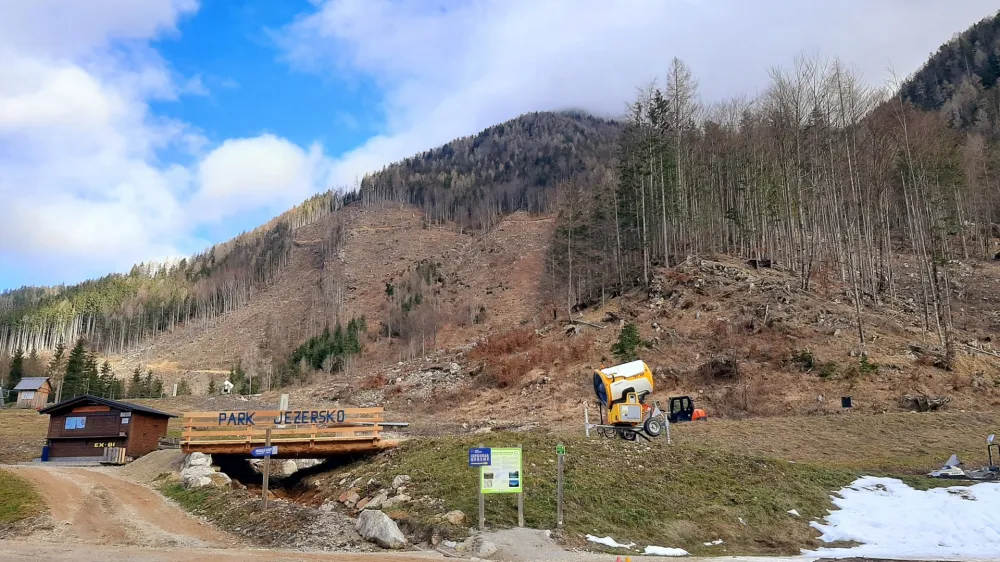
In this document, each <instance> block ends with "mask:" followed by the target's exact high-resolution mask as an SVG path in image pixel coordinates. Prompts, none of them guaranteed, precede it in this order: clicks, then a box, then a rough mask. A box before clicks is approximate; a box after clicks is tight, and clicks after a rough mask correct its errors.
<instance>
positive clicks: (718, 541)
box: [701, 539, 722, 546]
mask: <svg viewBox="0 0 1000 562" xmlns="http://www.w3.org/2000/svg"><path fill="white" fill-rule="evenodd" d="M701 544H703V545H705V546H719V545H720V544H722V539H715V540H714V541H712V542H705V543H701Z"/></svg>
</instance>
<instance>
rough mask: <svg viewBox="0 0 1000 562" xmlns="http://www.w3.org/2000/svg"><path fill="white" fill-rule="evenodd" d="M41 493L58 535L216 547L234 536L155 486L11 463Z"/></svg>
mask: <svg viewBox="0 0 1000 562" xmlns="http://www.w3.org/2000/svg"><path fill="white" fill-rule="evenodd" d="M15 470H16V471H17V473H18V474H19V475H21V476H23V477H24V478H27V479H28V480H30V481H32V482H33V483H34V484H35V485H36V486H37V488H38V490H39V492H41V494H42V496H43V497H44V498H45V502H46V503H47V504H48V506H49V509H50V511H51V514H52V520H53V524H54V525H55V528H54V529H53V530H51V531H47V532H45V533H51V534H52V538H58V539H59V540H60V541H72V542H82V543H90V544H101V545H127V546H147V547H175V546H179V547H192V548H199V547H221V546H229V545H233V543H234V542H236V539H235V538H233V537H232V536H230V535H228V534H226V533H223V532H222V531H219V530H218V529H216V528H215V527H213V526H211V525H209V524H207V523H205V522H203V521H201V520H199V519H197V518H195V517H192V516H190V515H188V514H187V513H185V512H183V511H181V510H180V509H179V508H177V507H175V506H173V505H171V504H169V503H168V502H166V501H165V500H164V499H163V497H162V496H160V495H159V494H157V493H156V492H154V491H152V490H150V489H149V488H146V487H144V486H141V485H139V484H135V483H133V482H128V481H126V480H122V479H121V478H117V477H116V476H113V475H111V474H108V473H106V472H103V471H102V470H101V469H90V468H69V467H49V466H46V467H24V466H22V467H17V468H16V469H15Z"/></svg>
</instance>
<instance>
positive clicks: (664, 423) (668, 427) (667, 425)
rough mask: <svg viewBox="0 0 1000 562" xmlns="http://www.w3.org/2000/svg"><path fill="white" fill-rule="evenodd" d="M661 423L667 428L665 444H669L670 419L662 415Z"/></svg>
mask: <svg viewBox="0 0 1000 562" xmlns="http://www.w3.org/2000/svg"><path fill="white" fill-rule="evenodd" d="M663 425H664V427H666V428H667V445H670V444H671V443H670V420H669V419H667V416H663Z"/></svg>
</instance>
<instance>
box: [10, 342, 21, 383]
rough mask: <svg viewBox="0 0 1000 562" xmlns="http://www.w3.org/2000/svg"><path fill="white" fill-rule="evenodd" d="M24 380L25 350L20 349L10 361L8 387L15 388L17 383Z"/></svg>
mask: <svg viewBox="0 0 1000 562" xmlns="http://www.w3.org/2000/svg"><path fill="white" fill-rule="evenodd" d="M23 378H24V350H23V349H21V348H18V349H17V350H16V351H14V358H13V359H11V361H10V375H9V376H8V377H7V386H8V387H10V388H14V387H15V386H17V383H19V382H21V379H23Z"/></svg>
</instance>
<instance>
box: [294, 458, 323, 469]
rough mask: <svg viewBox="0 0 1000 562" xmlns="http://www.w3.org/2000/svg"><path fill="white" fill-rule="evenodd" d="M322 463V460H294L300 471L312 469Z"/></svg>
mask: <svg viewBox="0 0 1000 562" xmlns="http://www.w3.org/2000/svg"><path fill="white" fill-rule="evenodd" d="M322 462H323V460H322V459H296V460H295V464H296V465H297V466H298V467H299V470H302V469H304V468H312V467H314V466H316V465H318V464H320V463H322Z"/></svg>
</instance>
